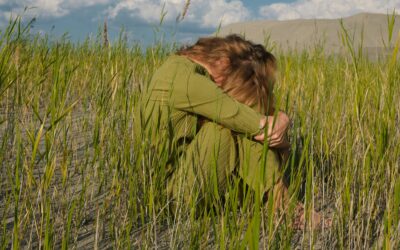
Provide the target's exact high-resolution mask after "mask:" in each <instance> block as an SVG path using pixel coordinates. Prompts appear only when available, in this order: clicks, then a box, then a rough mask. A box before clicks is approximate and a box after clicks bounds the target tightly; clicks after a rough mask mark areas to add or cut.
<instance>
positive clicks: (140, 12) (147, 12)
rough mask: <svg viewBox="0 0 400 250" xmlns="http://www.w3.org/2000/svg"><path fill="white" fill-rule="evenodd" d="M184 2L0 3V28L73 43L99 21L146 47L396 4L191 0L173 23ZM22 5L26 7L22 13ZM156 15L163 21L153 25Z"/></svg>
mask: <svg viewBox="0 0 400 250" xmlns="http://www.w3.org/2000/svg"><path fill="white" fill-rule="evenodd" d="M185 3H186V0H0V29H2V28H4V27H5V25H6V24H7V21H8V20H9V18H10V16H16V15H17V14H23V17H24V19H25V20H29V19H31V18H33V17H35V18H36V22H35V23H34V26H33V32H39V33H47V34H50V35H51V36H53V37H55V38H57V37H59V36H60V35H61V34H64V33H68V36H69V38H70V39H71V40H73V41H82V40H83V39H85V38H86V37H87V36H96V34H97V31H98V29H99V27H100V26H101V25H102V23H103V22H104V20H107V23H108V26H109V33H110V39H111V40H113V39H115V38H116V37H117V36H118V34H119V32H120V30H121V28H122V27H123V28H124V30H125V31H126V34H127V37H128V39H129V41H138V42H141V43H143V44H150V43H152V42H153V41H154V40H155V39H160V38H161V37H162V35H163V34H164V35H166V34H168V36H169V37H168V39H173V40H176V41H180V42H185V41H193V40H196V39H197V38H198V37H199V36H204V35H208V34H211V33H213V32H214V31H215V30H216V29H217V28H218V26H219V25H220V24H222V26H223V25H226V24H229V23H235V22H240V21H247V20H258V19H276V20H288V19H298V18H338V17H345V16H350V15H353V14H357V13H360V12H378V13H387V12H388V11H389V12H392V11H393V9H394V8H395V9H396V10H400V0H191V1H190V5H189V8H188V11H187V14H186V16H185V18H184V19H183V20H182V21H179V22H177V17H178V16H179V15H180V14H181V13H182V11H183V9H184V6H185ZM25 7H28V8H29V9H28V10H27V11H24V9H25ZM161 13H165V17H164V21H163V24H162V26H161V29H160V26H159V22H160V17H161V15H162V14H161Z"/></svg>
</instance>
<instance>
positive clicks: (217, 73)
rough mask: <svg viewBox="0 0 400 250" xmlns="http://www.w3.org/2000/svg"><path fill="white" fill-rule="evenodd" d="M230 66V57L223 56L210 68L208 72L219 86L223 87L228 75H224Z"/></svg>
mask: <svg viewBox="0 0 400 250" xmlns="http://www.w3.org/2000/svg"><path fill="white" fill-rule="evenodd" d="M228 67H229V59H227V58H221V59H219V60H217V61H216V62H215V64H214V65H213V66H212V67H209V68H208V73H209V74H210V76H211V78H212V79H213V81H214V82H215V84H217V86H218V87H221V86H222V84H223V83H224V81H225V80H226V77H225V76H224V72H225V70H226V69H227V68H228Z"/></svg>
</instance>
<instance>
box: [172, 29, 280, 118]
mask: <svg viewBox="0 0 400 250" xmlns="http://www.w3.org/2000/svg"><path fill="white" fill-rule="evenodd" d="M177 54H178V55H183V56H186V57H189V58H192V59H196V60H198V61H200V62H202V63H205V64H207V65H209V67H210V68H213V69H214V70H217V71H218V72H220V73H219V74H221V75H222V76H223V77H224V79H225V80H224V83H223V84H222V85H221V86H220V87H221V88H222V89H223V90H224V91H225V92H226V93H227V94H228V95H229V96H231V97H232V98H234V99H236V100H237V101H239V102H241V103H244V104H246V105H248V106H251V107H254V108H256V109H257V110H258V111H259V112H261V113H266V114H269V115H270V114H272V113H273V112H274V98H273V93H272V92H273V86H274V83H275V79H276V78H275V72H276V69H277V64H276V59H275V57H274V56H273V55H272V54H271V53H269V52H268V51H266V50H265V48H264V47H263V46H262V45H259V44H254V43H252V42H250V41H248V40H245V39H244V38H243V37H241V36H239V35H229V36H226V37H206V38H200V39H199V40H198V41H197V42H196V43H195V44H194V45H192V46H189V47H183V48H181V49H180V50H178V52H177ZM224 59H225V60H226V61H227V62H228V63H223V64H216V62H218V61H219V62H220V61H221V60H224Z"/></svg>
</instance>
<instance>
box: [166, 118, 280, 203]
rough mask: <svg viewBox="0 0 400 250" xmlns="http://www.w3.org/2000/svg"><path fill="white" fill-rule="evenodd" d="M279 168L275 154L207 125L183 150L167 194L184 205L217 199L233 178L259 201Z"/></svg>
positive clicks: (252, 142) (274, 182) (211, 124)
mask: <svg viewBox="0 0 400 250" xmlns="http://www.w3.org/2000/svg"><path fill="white" fill-rule="evenodd" d="M279 166H280V159H279V157H278V154H277V153H276V152H275V151H273V150H270V149H268V148H264V145H263V144H261V143H258V142H255V141H252V140H250V139H248V138H247V137H244V136H240V135H235V134H232V133H231V131H230V130H229V129H227V128H224V127H223V126H221V125H218V124H216V123H212V122H207V123H205V124H204V125H202V126H201V128H200V130H199V132H198V134H197V135H196V136H195V138H194V139H193V140H192V142H191V143H190V144H189V145H188V146H187V150H186V152H185V153H184V155H183V156H182V158H181V161H180V164H179V165H178V166H177V169H176V171H175V172H174V173H173V174H172V177H171V178H170V180H169V183H168V193H169V194H170V195H172V197H173V198H174V200H175V201H178V202H180V201H183V202H184V203H186V204H188V203H189V202H190V201H191V200H192V201H198V200H200V199H204V198H206V199H207V198H208V197H212V198H217V199H219V198H220V197H221V196H222V195H224V194H225V193H226V191H227V190H228V188H227V185H229V183H228V182H229V180H230V179H232V177H233V175H236V176H238V177H240V178H241V179H242V180H243V182H244V183H245V184H246V185H248V186H249V187H250V188H251V189H252V190H253V191H256V190H258V191H259V194H260V198H261V199H262V198H263V196H264V194H265V193H266V192H267V191H268V190H269V189H270V188H271V187H272V186H273V185H275V184H276V182H277V181H278V180H279V179H280V170H279Z"/></svg>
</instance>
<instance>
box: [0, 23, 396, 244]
mask: <svg viewBox="0 0 400 250" xmlns="http://www.w3.org/2000/svg"><path fill="white" fill-rule="evenodd" d="M25 27H26V26H23V25H22V24H21V22H20V20H19V19H17V20H15V21H12V22H10V25H9V26H8V27H7V28H6V29H4V30H3V31H1V38H0V143H1V144H0V162H1V166H0V169H1V170H0V173H1V187H0V220H1V225H2V227H1V229H0V246H1V248H3V249H4V248H9V247H12V248H14V249H17V248H20V247H31V248H37V247H40V248H63V249H69V248H81V247H84V246H86V247H89V248H104V247H115V248H129V247H141V248H153V247H171V248H181V247H184V248H215V247H217V248H222V249H225V248H232V249H236V248H242V247H249V248H266V247H270V248H290V247H295V246H299V247H304V248H308V247H312V248H387V249H391V248H398V247H400V240H399V239H400V235H399V229H400V228H399V227H400V224H399V215H400V198H399V197H400V173H399V164H400V162H399V161H400V144H399V141H400V130H399V121H400V116H399V115H400V114H399V112H400V111H399V110H400V96H399V95H400V94H399V93H400V85H399V84H398V83H399V82H400V67H399V66H398V65H399V64H398V60H397V58H398V56H397V54H396V53H397V51H398V48H399V37H398V38H397V43H396V44H395V46H394V49H393V55H391V56H390V57H388V58H382V59H381V60H379V61H376V62H371V61H368V59H367V57H366V56H358V55H356V54H355V53H354V50H353V47H352V46H353V45H352V44H351V41H350V40H349V39H348V37H346V33H345V32H344V33H343V34H344V38H345V39H344V40H345V42H346V46H348V48H349V49H350V53H352V54H353V55H354V56H353V57H350V58H347V57H341V56H335V57H333V56H327V55H325V54H324V53H321V50H315V51H314V52H304V53H289V54H286V55H283V54H278V58H279V60H278V61H279V64H280V65H279V69H280V80H279V83H278V84H277V88H276V96H277V104H278V106H279V107H281V109H284V110H285V111H286V112H288V113H289V114H290V117H291V118H292V121H293V126H292V128H291V131H290V138H291V141H292V155H291V157H290V159H289V163H288V166H287V170H286V172H287V173H289V175H288V176H289V177H290V183H291V185H290V187H289V189H290V193H291V194H293V195H295V196H296V197H298V199H300V200H302V201H304V202H305V205H306V211H307V214H308V215H309V213H310V211H311V210H312V209H317V210H320V211H322V212H323V213H325V214H328V216H330V217H332V218H333V226H332V228H331V229H329V230H320V231H318V230H317V231H312V230H310V229H311V228H312V223H313V221H312V220H311V219H310V216H307V218H308V219H307V223H306V230H304V231H296V230H294V229H293V228H292V227H291V226H290V225H291V222H292V214H293V206H291V208H290V209H289V212H288V214H287V215H281V216H280V217H279V218H275V215H274V213H273V209H272V207H273V204H271V200H270V201H269V203H267V204H264V205H262V204H261V203H262V202H261V201H260V200H259V199H258V198H257V197H259V195H254V196H252V195H245V196H244V197H245V198H244V199H240V197H239V196H240V193H243V192H244V193H246V192H248V190H246V189H244V190H242V189H243V187H242V185H240V180H238V179H235V178H233V180H232V184H231V185H230V186H229V187H228V192H227V197H226V198H225V200H224V201H221V202H216V203H215V204H214V209H208V210H204V211H202V212H201V215H200V216H199V214H198V212H196V211H195V209H193V208H191V207H189V208H188V207H185V206H178V207H176V208H175V213H172V214H173V215H171V213H170V211H168V210H169V200H168V197H166V196H165V190H164V185H163V183H162V180H163V176H164V175H165V173H164V172H163V171H164V170H165V167H164V164H165V161H166V159H168V152H167V151H165V150H164V151H163V150H162V149H163V147H164V145H159V147H160V150H159V152H161V153H160V154H155V153H154V150H152V148H151V147H150V144H149V143H148V141H147V140H146V135H145V134H140V135H139V134H135V128H134V125H133V124H134V120H135V119H138V117H137V116H138V114H140V112H136V111H138V110H137V108H138V100H139V99H140V95H141V92H142V90H143V89H144V88H146V86H147V84H148V82H149V80H150V77H151V75H152V73H153V72H154V70H155V69H156V68H157V67H158V66H159V65H160V64H161V63H162V62H163V61H164V60H165V58H166V57H167V56H168V54H170V53H172V52H173V46H166V45H162V44H157V45H154V46H151V47H148V48H147V49H146V50H144V51H143V50H142V49H141V48H140V45H139V44H133V45H130V44H127V43H126V41H124V40H123V39H121V40H119V41H116V42H114V43H112V44H110V45H109V46H107V47H104V46H103V42H102V41H101V40H90V39H88V40H86V41H84V42H83V43H80V44H76V43H72V42H70V41H68V40H59V41H53V40H50V39H48V38H47V37H37V36H34V37H32V36H30V35H29V32H27V30H25ZM391 39H392V37H390V38H389V40H391ZM240 200H242V201H240ZM211 202H213V201H211ZM193 206H195V204H193Z"/></svg>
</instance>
